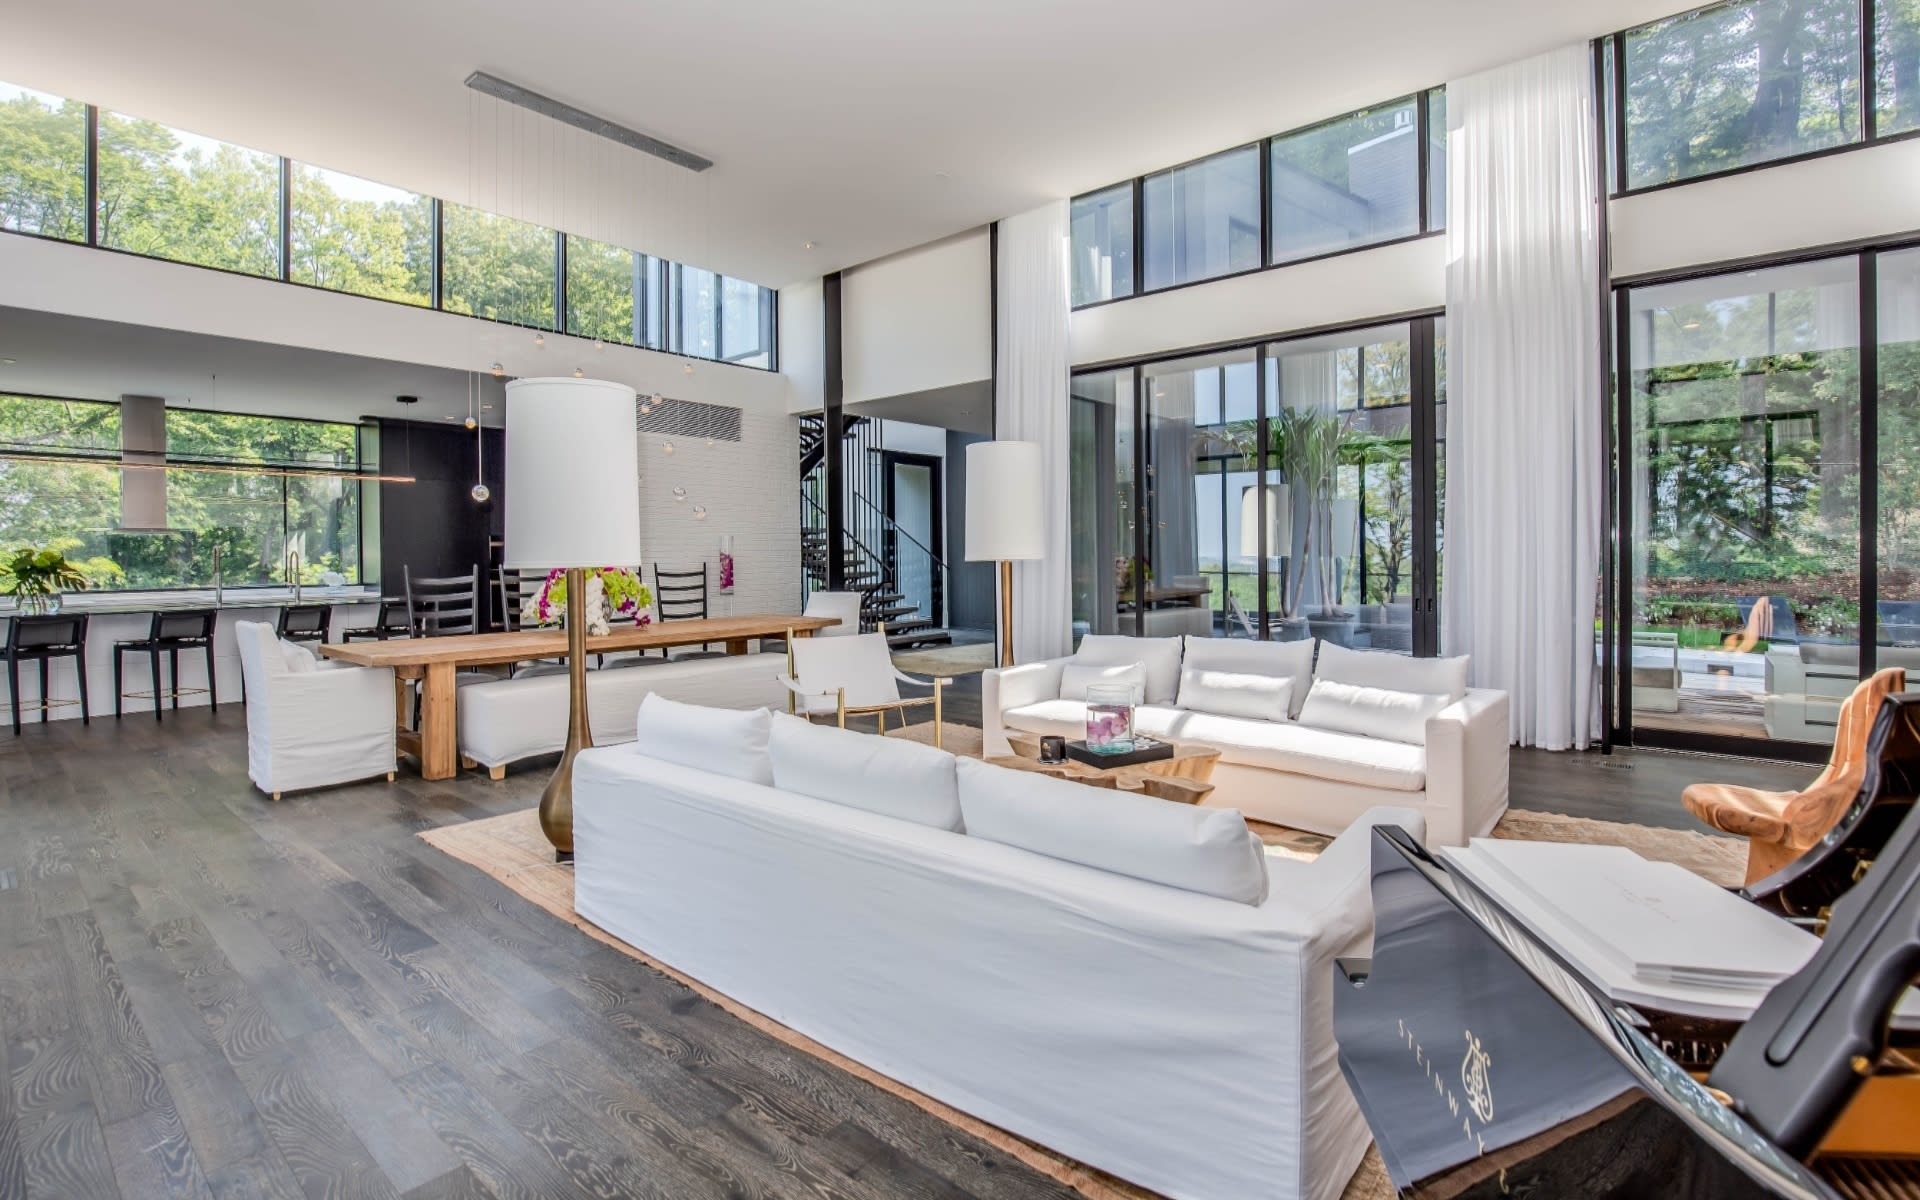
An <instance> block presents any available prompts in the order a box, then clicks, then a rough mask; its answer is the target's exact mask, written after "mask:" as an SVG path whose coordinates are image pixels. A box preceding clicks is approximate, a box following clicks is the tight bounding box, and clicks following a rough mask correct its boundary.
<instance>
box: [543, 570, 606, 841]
mask: <svg viewBox="0 0 1920 1200" xmlns="http://www.w3.org/2000/svg"><path fill="white" fill-rule="evenodd" d="M566 579H567V747H566V749H564V750H562V751H561V752H560V765H558V766H556V767H555V768H554V769H553V778H552V779H549V780H547V788H546V790H545V791H543V792H541V793H540V832H542V833H544V834H546V835H547V840H548V841H549V842H552V843H553V849H554V858H555V859H557V860H558V861H560V862H572V861H573V760H574V759H575V758H576V757H577V756H578V755H579V753H580V752H581V751H582V750H586V749H589V748H590V747H592V745H593V730H592V728H591V727H590V726H589V725H588V724H587V620H586V607H587V601H586V591H587V573H586V570H585V568H582V567H568V568H567V576H566Z"/></svg>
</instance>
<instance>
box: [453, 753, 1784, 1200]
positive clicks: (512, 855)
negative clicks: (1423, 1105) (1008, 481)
mask: <svg viewBox="0 0 1920 1200" xmlns="http://www.w3.org/2000/svg"><path fill="white" fill-rule="evenodd" d="M904 733H905V735H906V736H909V737H913V738H914V740H916V741H917V740H922V739H925V740H927V741H931V740H932V738H931V736H930V735H931V733H932V730H931V728H930V727H929V726H913V727H909V728H908V729H907V730H906V731H904ZM968 734H971V735H972V739H973V742H972V745H973V751H972V752H973V753H974V754H978V753H979V730H977V729H968V728H966V727H964V726H956V725H949V726H947V727H946V728H945V730H944V731H943V735H944V737H945V739H946V740H947V744H948V746H949V747H950V748H953V749H956V750H957V751H958V752H960V753H966V752H967V751H965V750H963V749H960V746H962V745H965V744H966V743H965V738H966V735H968ZM1252 824H1253V826H1254V828H1255V829H1256V831H1257V832H1259V833H1260V835H1261V837H1262V838H1263V839H1264V840H1265V841H1266V842H1267V843H1268V845H1269V846H1271V847H1273V849H1274V851H1275V852H1277V853H1280V854H1284V855H1286V856H1288V857H1291V858H1303V859H1304V858H1312V857H1313V856H1314V855H1316V854H1318V853H1319V851H1320V850H1321V849H1323V848H1325V846H1326V844H1327V843H1328V841H1329V840H1330V839H1328V838H1325V837H1322V836H1320V835H1318V834H1311V833H1304V832H1301V831H1299V830H1293V829H1285V828H1282V827H1280V826H1277V825H1263V824H1258V823H1252ZM1494 836H1495V837H1499V838H1517V839H1522V840H1529V841H1548V842H1585V843H1593V844H1600V845H1613V846H1627V847H1629V848H1631V849H1633V850H1635V851H1637V852H1639V853H1640V854H1641V855H1642V856H1643V857H1645V858H1649V859H1655V860H1660V861H1665V862H1673V863H1678V864H1679V865H1681V866H1683V867H1686V868H1687V869H1689V870H1691V871H1694V872H1695V873H1697V874H1699V875H1702V876H1704V877H1705V878H1707V879H1709V880H1712V881H1713V882H1715V883H1718V884H1723V885H1725V884H1737V883H1739V882H1740V880H1741V878H1742V876H1743V875H1744V872H1745V866H1746V843H1745V842H1740V841H1735V840H1734V839H1732V838H1723V837H1713V836H1710V835H1707V834H1701V833H1692V832H1688V831H1685V830H1673V829H1654V828H1650V827H1648V826H1645V825H1628V824H1621V823H1616V822H1612V821H1595V820H1589V819H1586V818H1582V817H1568V816H1562V815H1560V814H1558V813H1538V812H1517V811H1513V810H1509V811H1508V813H1507V815H1506V816H1505V817H1503V818H1501V821H1500V824H1499V826H1498V827H1497V828H1496V829H1495V830H1494ZM420 837H421V839H422V840H424V841H425V842H426V843H427V844H428V845H430V846H432V847H434V848H435V849H436V850H439V851H441V852H442V853H444V854H447V855H449V856H451V857H453V858H456V859H458V860H460V861H461V862H464V863H466V864H468V865H469V866H472V867H475V868H477V869H479V870H480V871H483V872H485V873H486V874H488V875H491V876H492V877H493V878H495V879H497V880H499V881H500V882H501V883H503V884H505V885H506V886H507V887H508V888H510V889H512V890H513V891H514V892H516V893H518V894H519V895H521V896H522V897H524V898H526V899H527V900H529V901H532V902H533V903H534V904H536V905H538V906H539V907H540V908H542V909H544V910H546V911H547V912H548V913H551V914H552V915H553V916H555V917H558V918H559V919H561V920H563V921H567V922H569V923H571V924H573V925H575V926H577V927H578V928H579V929H581V930H582V931H584V932H585V933H586V934H588V935H589V936H590V937H593V938H595V939H597V940H599V941H601V942H604V943H606V944H607V945H609V946H612V947H613V948H615V949H616V950H619V951H621V952H622V953H624V954H627V955H630V956H631V957H633V958H635V959H637V960H639V961H640V962H642V963H645V964H646V965H647V966H649V967H651V968H653V969H654V970H656V971H659V972H660V973H661V974H663V975H665V976H667V977H668V978H671V979H674V980H677V981H678V982H680V983H682V984H684V985H685V986H686V987H688V988H690V989H691V990H693V991H694V992H696V993H698V994H699V995H700V996H702V997H704V998H705V999H707V1000H709V1001H711V1002H712V1003H714V1004H716V1005H718V1006H719V1007H720V1008H722V1009H724V1010H726V1011H727V1012H728V1013H730V1014H732V1015H733V1016H735V1017H737V1018H739V1019H740V1020H742V1021H745V1022H746V1023H747V1024H749V1025H751V1026H753V1027H754V1028H755V1029H758V1030H759V1031H760V1032H762V1033H764V1034H766V1035H768V1036H769V1037H772V1038H774V1039H775V1040H777V1041H780V1042H782V1043H784V1044H786V1045H788V1046H791V1047H793V1048H794V1049H796V1050H799V1051H801V1052H803V1053H805V1054H809V1055H812V1056H813V1057H815V1058H818V1059H820V1060H821V1061H822V1062H826V1063H829V1064H831V1065H833V1066H835V1067H838V1068H840V1069H841V1070H843V1071H846V1072H847V1073H848V1074H850V1075H854V1076H856V1077H858V1078H860V1079H862V1080H865V1081H866V1082H868V1083H870V1084H872V1085H873V1086H875V1087H877V1088H880V1089H882V1090H884V1091H887V1092H890V1093H892V1094H893V1095H896V1096H899V1097H901V1098H902V1099H904V1100H906V1101H908V1102H910V1103H912V1104H914V1105H916V1106H917V1107H919V1108H921V1109H923V1110H925V1111H926V1112H927V1113H929V1114H931V1115H932V1116H935V1117H938V1118H939V1119H940V1120H942V1121H945V1122H946V1123H947V1124H949V1125H952V1126H953V1127H954V1128H956V1129H959V1130H961V1131H963V1132H965V1133H967V1134H970V1135H972V1136H973V1137H976V1138H978V1139H980V1140H981V1141H983V1142H985V1143H987V1144H988V1145H990V1146H993V1147H995V1148H996V1149H998V1150H1000V1151H1001V1152H1002V1153H1004V1154H1007V1155H1008V1156H1010V1157H1012V1158H1015V1159H1017V1160H1019V1161H1020V1162H1021V1163H1024V1164H1025V1165H1027V1166H1028V1167H1031V1168H1033V1169H1034V1170H1036V1171H1039V1172H1041V1173H1042V1174H1045V1175H1047V1176H1049V1177H1051V1178H1053V1179H1056V1180H1059V1181H1060V1182H1061V1183H1064V1184H1066V1185H1067V1186H1068V1187H1071V1188H1072V1189H1074V1190H1075V1191H1076V1192H1079V1193H1080V1194H1081V1195H1082V1196H1085V1197H1088V1200H1152V1198H1153V1197H1154V1196H1156V1195H1157V1193H1154V1192H1149V1191H1147V1190H1146V1189H1144V1188H1141V1187H1138V1186H1136V1185H1134V1184H1131V1183H1127V1182H1126V1181H1125V1180H1121V1179H1116V1178H1114V1177H1113V1176H1111V1175H1108V1174H1106V1173H1104V1172H1102V1171H1098V1170H1095V1169H1094V1168H1092V1167H1088V1166H1086V1165H1085V1164H1083V1163H1079V1162H1075V1161H1073V1160H1071V1159H1068V1158H1065V1157H1063V1156H1061V1155H1059V1154H1056V1153H1055V1152H1053V1151H1052V1150H1049V1149H1047V1148H1046V1147H1044V1146H1040V1145H1037V1144H1035V1143H1033V1142H1029V1141H1027V1140H1026V1139H1025V1138H1022V1137H1019V1136H1018V1135H1016V1134H1012V1133H1009V1132H1007V1131H1006V1130H1004V1129H1000V1128H998V1127H997V1126H993V1125H989V1124H987V1123H986V1122H984V1121H981V1120H979V1119H978V1118H976V1117H972V1116H969V1115H967V1114H966V1113H963V1112H960V1111H959V1110H958V1109H955V1108H952V1107H950V1106H948V1105H946V1104H943V1103H941V1102H940V1101H938V1100H935V1099H934V1098H932V1097H931V1096H926V1095H923V1094H922V1093H920V1092H917V1091H915V1090H914V1089H912V1088H910V1087H907V1086H906V1085H905V1084H902V1083H898V1082H896V1081H894V1080H892V1079H889V1078H887V1077H886V1076H884V1075H881V1074H879V1073H878V1072H876V1071H873V1070H871V1069H870V1068H868V1067H865V1066H863V1065H861V1064H860V1063H857V1062H855V1061H853V1060H852V1059H850V1058H848V1057H846V1056H845V1055H843V1054H840V1053H838V1052H836V1051H834V1050H831V1049H829V1048H828V1047H826V1046H823V1045H821V1044H820V1043H818V1042H815V1041H814V1040H812V1039H811V1038H808V1037H806V1036H804V1035H802V1034H799V1033H796V1032H794V1031H793V1030H791V1029H788V1028H787V1027H786V1026H784V1025H781V1024H780V1023H779V1022H777V1021H774V1020H772V1019H771V1018H768V1017H766V1016H763V1015H761V1014H760V1013H758V1012H755V1011H754V1010H753V1009H750V1008H748V1007H747V1006H746V1005H744V1004H740V1003H739V1002H737V1001H735V1000H733V999H731V998H730V997H727V996H725V995H722V994H721V993H719V992H717V991H715V990H714V989H712V988H710V987H707V986H706V985H705V984H702V983H701V982H700V981H698V980H696V979H693V978H691V977H689V976H687V975H684V974H682V973H681V972H679V971H676V970H674V969H673V968H672V967H669V966H667V965H666V964H664V963H662V962H660V961H659V960H657V959H655V958H653V957H652V956H650V955H648V954H645V953H643V952H642V951H640V950H638V949H635V948H634V947H633V946H630V945H628V944H627V943H625V942H623V941H621V940H620V939H619V938H616V937H614V936H613V935H612V934H610V933H607V932H606V931H605V930H603V929H601V928H599V927H598V926H596V925H594V924H593V923H591V922H590V921H587V920H585V919H584V918H582V917H580V916H579V915H578V914H577V913H575V912H574V910H573V867H572V866H571V864H561V863H556V862H554V861H553V848H552V846H551V845H549V844H548V842H547V840H546V837H545V835H544V834H542V833H541V832H540V822H539V816H538V813H537V811H536V810H535V809H531V808H529V809H526V810H525V811H522V812H516V813H507V814H505V815H504V816H498V817H489V818H487V819H485V820H481V821H468V822H466V823H464V824H460V825H448V826H443V827H441V828H439V829H429V830H427V831H425V832H423V833H421V834H420ZM1393 1194H1394V1190H1393V1185H1392V1183H1391V1182H1390V1181H1389V1180H1388V1178H1387V1173H1386V1170H1385V1168H1384V1167H1383V1166H1382V1165H1381V1162H1380V1156H1379V1152H1378V1151H1377V1150H1374V1149H1369V1150H1368V1151H1367V1156H1366V1158H1365V1159H1364V1160H1363V1161H1362V1162H1361V1164H1360V1168H1359V1170H1357V1171H1356V1172H1355V1173H1354V1176H1353V1178H1352V1179H1351V1180H1350V1181H1349V1182H1348V1184H1347V1187H1346V1190H1345V1192H1344V1193H1342V1198H1341V1200H1389V1198H1390V1197H1392V1196H1393Z"/></svg>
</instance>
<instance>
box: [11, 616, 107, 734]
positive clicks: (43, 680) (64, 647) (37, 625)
mask: <svg viewBox="0 0 1920 1200" xmlns="http://www.w3.org/2000/svg"><path fill="white" fill-rule="evenodd" d="M56 658H71V659H72V660H73V673H74V675H75V677H76V678H77V679H78V681H79V685H80V723H81V724H82V725H90V724H92V723H93V720H92V715H91V714H90V713H89V712H88V711H87V618H86V615H85V614H84V613H61V614H56V615H53V616H16V617H14V618H13V621H12V623H11V625H10V626H9V628H8V629H7V646H6V659H7V700H8V702H9V704H10V705H11V707H12V709H13V734H14V736H15V737H18V736H20V664H21V663H23V662H37V663H39V664H40V703H39V705H38V707H39V709H40V723H41V724H42V725H45V724H46V723H47V710H48V709H50V708H53V707H54V706H55V705H56V704H72V703H73V701H71V700H59V701H55V700H49V699H48V698H47V664H48V663H50V662H52V661H53V660H54V659H56Z"/></svg>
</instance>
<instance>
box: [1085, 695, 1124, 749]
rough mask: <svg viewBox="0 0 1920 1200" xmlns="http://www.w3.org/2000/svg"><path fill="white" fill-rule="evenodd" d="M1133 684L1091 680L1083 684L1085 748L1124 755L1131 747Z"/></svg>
mask: <svg viewBox="0 0 1920 1200" xmlns="http://www.w3.org/2000/svg"><path fill="white" fill-rule="evenodd" d="M1133 699H1134V687H1133V685H1132V684H1130V683H1095V684H1090V685H1088V687H1087V701H1086V703H1087V749H1089V750H1091V751H1093V752H1094V753H1096V754H1126V753H1129V752H1131V751H1132V750H1133V748H1134V738H1133Z"/></svg>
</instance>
